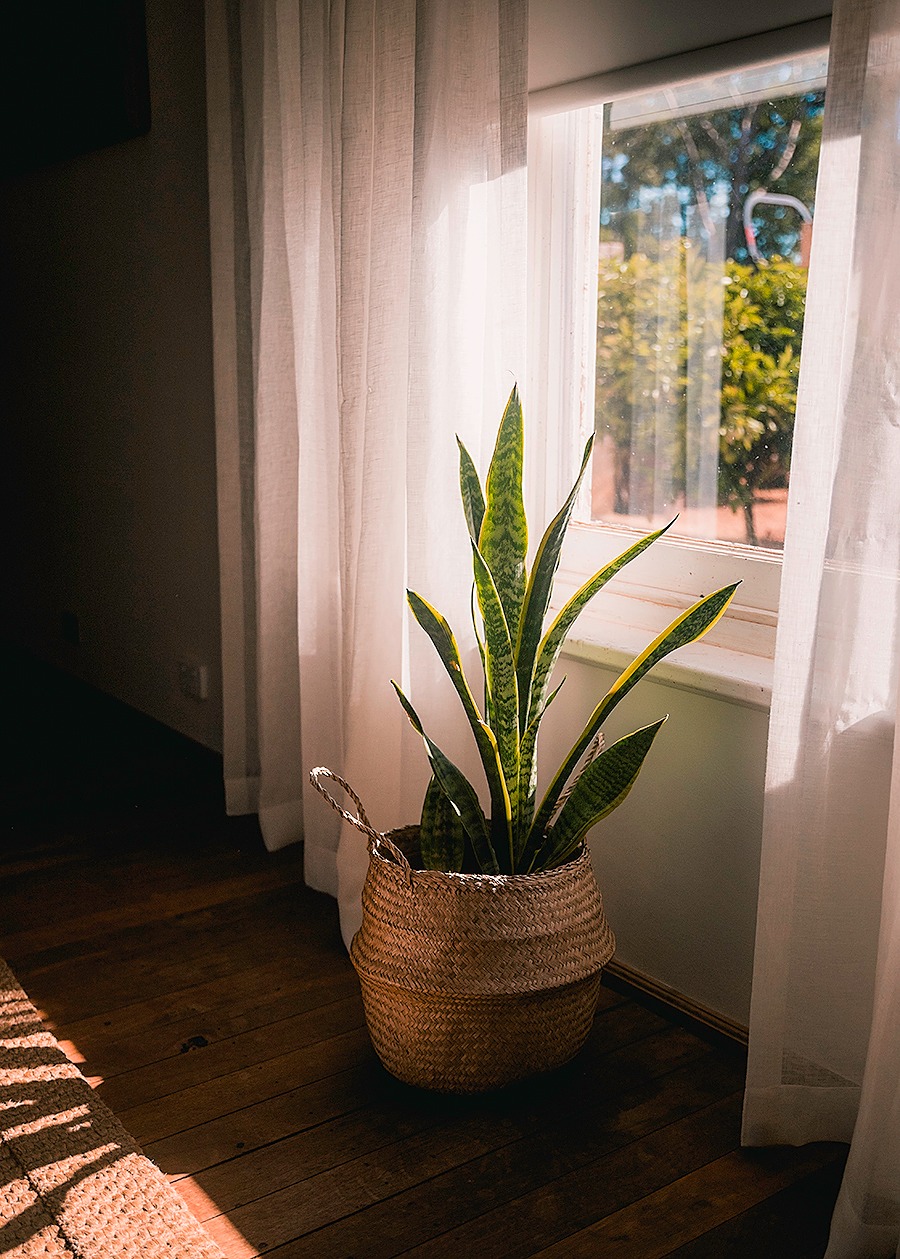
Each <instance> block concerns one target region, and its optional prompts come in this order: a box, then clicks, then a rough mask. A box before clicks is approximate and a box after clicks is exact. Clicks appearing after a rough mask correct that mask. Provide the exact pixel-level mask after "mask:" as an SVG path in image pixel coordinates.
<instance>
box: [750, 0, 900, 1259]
mask: <svg viewBox="0 0 900 1259" xmlns="http://www.w3.org/2000/svg"><path fill="white" fill-rule="evenodd" d="M898 107H900V0H837V3H836V5H835V9H834V16H833V21H832V47H831V57H830V63H829V81H828V90H827V96H826V116H825V124H824V132H823V143H822V154H821V161H820V174H819V188H818V192H817V197H816V224H815V231H814V241H813V253H812V258H811V265H810V276H809V290H808V295H807V316H806V326H805V330H804V347H803V363H802V368H801V377H800V389H799V396H798V406H797V425H796V431H795V438H794V454H793V468H792V474H791V490H790V504H789V516H788V530H787V537H786V542H785V555H784V572H783V579H782V596H781V606H780V611H779V628H778V645H777V650H776V663H775V684H774V689H773V703H772V715H771V724H770V734H769V756H768V766H767V783H766V809H765V822H764V836H763V855H762V868H761V878H760V899H759V915H758V922H757V946H756V957H755V965H754V978H753V997H752V1005H751V1025H750V1057H749V1064H748V1077H747V1095H746V1104H745V1116H744V1139H745V1141H746V1142H747V1143H748V1144H769V1143H778V1142H784V1143H802V1142H806V1141H811V1140H841V1141H850V1140H851V1138H852V1146H851V1153H850V1160H849V1164H848V1168H847V1172H846V1176H845V1180H844V1185H843V1187H842V1190H841V1196H840V1199H839V1203H838V1209H837V1211H836V1214H835V1219H834V1224H833V1228H832V1237H831V1242H830V1246H829V1250H828V1259H855V1257H859V1259H862V1257H863V1256H865V1257H866V1259H880V1257H881V1256H894V1255H896V1254H898V1253H900V1250H898V1245H900V930H898V905H900V884H898V875H897V863H898V861H900V769H898V766H897V761H896V751H897V749H896V747H895V727H896V714H897V686H898V667H897V666H898V651H900V496H898V489H897V487H898V485H900V250H898V246H897V232H898V229H900V211H898V206H900V140H898Z"/></svg>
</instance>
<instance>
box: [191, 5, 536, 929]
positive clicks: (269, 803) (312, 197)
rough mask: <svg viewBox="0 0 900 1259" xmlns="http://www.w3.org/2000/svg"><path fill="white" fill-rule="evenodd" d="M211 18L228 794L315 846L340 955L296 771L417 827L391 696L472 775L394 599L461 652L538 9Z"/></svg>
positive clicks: (513, 349)
mask: <svg viewBox="0 0 900 1259" xmlns="http://www.w3.org/2000/svg"><path fill="white" fill-rule="evenodd" d="M208 12H209V17H208V31H209V38H208V51H209V80H210V86H209V114H210V183H211V200H212V211H211V213H212V237H213V271H214V309H215V328H216V390H217V409H218V416H219V419H218V426H219V438H218V440H219V448H218V459H219V483H220V546H221V554H222V561H221V562H222V592H223V593H222V600H223V639H224V648H223V654H224V664H225V686H226V708H225V739H226V749H225V756H226V778H227V780H228V784H229V796H230V803H231V805H232V807H233V808H235V809H237V808H239V807H245V808H251V809H252V808H258V810H259V814H260V821H261V825H262V828H263V834H264V836H265V838H266V842H267V844H269V846H270V847H279V846H280V845H282V844H284V843H289V842H292V841H293V840H296V839H299V838H300V837H301V835H302V836H303V838H304V839H305V861H306V875H307V880H308V882H309V883H310V884H311V885H312V886H313V887H316V888H319V889H321V890H324V891H328V892H331V893H332V894H337V895H338V897H339V903H340V907H341V918H342V926H343V929H344V933H345V938H347V939H348V940H349V938H350V935H351V934H352V932H353V931H354V929H355V927H356V925H357V924H358V917H359V890H360V887H361V884H362V879H363V876H364V873H365V868H366V863H367V856H366V852H365V849H364V847H363V845H362V841H361V840H360V837H359V836H358V834H357V833H356V832H351V831H350V829H349V828H346V830H345V833H344V834H341V833H340V824H339V822H338V820H337V818H336V817H335V815H333V814H331V813H330V812H329V810H328V809H327V807H326V806H325V805H324V804H323V802H322V801H321V800H320V799H319V797H317V796H315V795H313V794H312V792H311V790H310V789H309V788H308V786H307V785H306V782H305V780H306V774H307V771H308V770H309V768H311V767H312V766H315V765H327V766H328V767H330V768H332V769H334V770H336V771H337V772H338V773H340V774H342V775H343V776H344V777H345V778H347V779H348V781H350V782H351V783H352V785H353V786H354V788H355V789H356V791H357V792H358V793H359V795H360V796H361V797H362V799H363V800H364V802H365V804H366V808H367V810H368V812H369V815H370V817H371V820H372V822H373V823H374V825H375V826H377V827H379V828H383V829H387V828H390V827H392V826H396V825H400V824H405V823H409V822H414V821H417V820H418V814H419V810H420V808H421V798H422V794H423V792H424V787H425V782H426V779H427V765H426V761H425V758H424V755H423V752H422V748H421V743H420V741H419V740H418V739H417V738H416V737H415V736H414V735H413V734H412V731H411V730H410V728H409V726H408V723H407V722H406V719H405V717H404V716H403V714H402V711H401V709H400V707H399V705H398V703H397V701H396V697H395V696H394V694H393V691H392V689H391V687H390V679H391V678H396V679H397V680H398V681H399V682H401V683H402V684H403V685H405V686H408V687H410V689H411V694H412V697H413V699H414V702H415V703H416V706H417V707H418V708H419V710H420V711H421V712H422V713H423V716H427V718H428V720H429V724H430V726H431V727H433V728H435V729H436V731H437V732H438V733H439V734H440V738H441V740H442V742H445V743H446V745H447V750H448V752H449V753H450V754H451V755H454V756H458V757H459V758H460V759H461V760H463V761H465V753H464V751H463V750H462V749H463V747H464V742H463V731H462V729H461V728H455V729H453V730H450V731H445V730H443V729H442V728H441V723H440V721H438V720H437V713H438V706H439V705H440V704H441V697H442V696H443V695H444V694H445V693H446V690H445V688H446V686H448V685H449V683H447V681H446V679H443V678H441V677H440V668H439V666H436V664H435V661H434V659H433V651H431V650H430V649H429V648H430V645H428V644H427V643H423V642H422V641H421V639H422V638H423V637H424V636H422V635H418V636H417V632H416V630H415V628H413V630H412V631H411V629H410V625H409V614H408V612H407V609H406V606H405V590H406V587H407V586H411V587H413V588H415V589H418V590H420V591H421V593H422V594H423V595H425V597H426V598H428V599H429V600H431V601H433V602H435V603H436V604H437V605H438V606H439V607H440V609H441V611H442V612H444V614H445V615H447V617H448V619H450V621H451V624H453V626H454V628H455V629H456V630H457V632H458V633H459V634H460V636H461V638H462V639H463V645H464V647H465V645H466V644H467V643H468V637H467V635H466V633H465V627H466V626H467V625H468V623H469V607H468V598H469V584H470V577H469V576H468V575H467V573H468V570H469V568H470V564H471V560H470V553H469V548H468V542H467V538H466V533H465V527H464V524H463V518H462V512H461V509H460V506H459V495H458V482H457V448H456V442H455V440H454V434H455V433H459V434H460V435H461V436H462V438H463V440H464V441H465V442H466V444H467V445H468V446H469V449H470V450H471V451H472V452H473V455H474V456H475V458H476V459H477V460H480V464H481V467H482V468H484V467H486V463H487V459H488V458H489V454H490V449H491V446H492V441H493V435H494V433H495V431H496V424H497V422H498V420H499V416H500V413H501V411H502V406H503V403H504V401H505V398H506V395H507V394H508V392H509V389H510V387H511V385H512V383H513V380H514V379H515V378H517V377H518V378H520V379H521V377H522V368H523V363H522V357H523V346H524V311H525V300H524V297H525V294H524V266H525V126H526V107H525V89H526V60H527V58H526V46H527V29H526V6H525V3H524V0H488V2H487V3H484V4H478V5H458V4H456V3H454V0H381V2H379V3H375V2H374V0H343V2H342V3H337V4H335V3H328V2H326V0H310V2H309V3H306V2H304V3H303V4H299V3H292V4H285V3H276V2H275V0H244V2H243V3H239V2H238V0H209V5H208ZM472 649H474V644H472ZM454 711H455V706H454ZM435 723H437V724H435ZM304 797H305V799H304Z"/></svg>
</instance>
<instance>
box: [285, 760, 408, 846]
mask: <svg viewBox="0 0 900 1259" xmlns="http://www.w3.org/2000/svg"><path fill="white" fill-rule="evenodd" d="M323 778H325V779H330V780H331V781H332V782H335V783H337V785H338V786H339V787H342V788H343V790H344V791H346V793H347V795H348V796H349V797H350V799H351V800H352V801H353V803H354V804H355V805H356V808H357V813H356V814H355V815H354V814H353V813H348V812H347V810H346V809H342V808H341V806H340V805H339V804H338V802H337V800H335V798H334V796H332V795H331V794H330V793H329V792H328V791H326V790H325V788H324V787H323V786H322V783H321V779H323ZM309 781H310V782H311V783H312V785H313V786H314V787H315V789H316V791H318V793H319V795H320V796H324V797H325V799H326V800H327V801H328V803H329V804H330V805H331V807H332V808H333V809H334V811H335V813H339V814H340V815H341V817H342V818H343V819H344V821H345V822H349V823H350V825H351V826H355V827H356V829H357V830H358V831H362V833H363V835H365V836H366V837H367V839H368V841H369V852H370V853H372V852H375V850H376V849H379V850H381V852H382V854H384V855H386V856H388V857H389V858H390V859H391V860H392V861H394V862H395V863H396V864H397V865H398V866H401V867H404V868H405V869H406V870H409V869H410V864H409V862H408V861H407V859H406V857H405V856H404V855H403V853H402V852H401V851H400V849H399V848H398V847H397V845H396V844H395V843H394V842H393V841H392V840H390V839H388V837H387V835H385V834H384V833H383V832H382V831H376V830H375V828H374V826H373V825H372V824H371V822H370V821H369V819H368V817H366V811H365V809H364V808H363V803H362V801H361V800H360V798H359V796H358V795H357V794H356V792H355V791H354V790H353V788H352V787H351V786H350V784H349V783H348V782H346V781H345V780H344V779H343V778H341V776H340V774H335V773H334V771H333V770H330V769H326V768H325V767H324V766H323V765H320V766H318V768H316V769H311V770H310V771H309Z"/></svg>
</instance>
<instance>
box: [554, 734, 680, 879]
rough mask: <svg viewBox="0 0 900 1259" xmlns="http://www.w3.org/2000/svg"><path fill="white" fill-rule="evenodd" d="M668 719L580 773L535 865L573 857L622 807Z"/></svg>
mask: <svg viewBox="0 0 900 1259" xmlns="http://www.w3.org/2000/svg"><path fill="white" fill-rule="evenodd" d="M666 720H667V718H665V717H662V718H660V720H659V721H654V722H653V723H652V725H649V726H644V728H643V729H641V730H635V731H634V733H633V734H628V735H626V736H625V737H624V738H623V739H619V741H618V742H617V743H614V744H613V745H612V747H610V748H607V749H606V751H605V752H601V753H600V755H599V756H598V757H597V758H596V759H595V760H593V761H591V763H590V765H588V766H587V767H586V768H585V769H584V770H583V771H582V773H581V774H580V775H579V778H578V780H577V782H576V783H575V785H574V787H573V788H572V791H571V794H570V795H569V797H568V799H567V800H566V802H565V804H564V805H563V807H562V808H561V809H560V812H559V817H558V818H557V819H556V821H555V822H554V824H553V826H552V827H551V828H550V830H549V831H548V832H547V846H546V847H545V848H544V849H538V851H537V853H536V854H535V860H534V862H533V865H537V866H539V867H540V868H541V869H548V868H549V867H551V866H556V865H560V864H561V863H562V862H563V861H565V860H566V859H567V858H568V857H569V856H571V854H572V853H573V852H574V851H575V849H576V848H577V847H578V845H579V844H580V843H581V841H582V839H584V837H585V835H586V834H587V833H588V831H589V830H590V829H591V827H592V826H595V825H596V823H597V822H600V821H601V820H602V819H603V818H605V817H607V816H608V815H609V814H610V813H612V811H613V809H617V808H618V807H619V805H620V804H621V803H622V801H623V800H624V799H625V797H626V796H627V795H628V793H629V791H631V788H632V787H633V786H634V784H635V781H636V780H637V776H638V774H639V773H640V770H641V766H642V765H643V763H644V758H645V757H646V755H647V753H648V752H649V751H650V748H651V746H652V744H653V740H654V739H655V738H656V735H657V733H658V732H659V728H660V726H661V725H662V724H663V722H664V721H666Z"/></svg>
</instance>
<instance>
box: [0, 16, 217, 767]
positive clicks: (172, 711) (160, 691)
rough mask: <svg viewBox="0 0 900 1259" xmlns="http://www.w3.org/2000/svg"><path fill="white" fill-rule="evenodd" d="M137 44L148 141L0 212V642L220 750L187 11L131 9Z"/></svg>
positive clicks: (200, 51)
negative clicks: (202, 680)
mask: <svg viewBox="0 0 900 1259" xmlns="http://www.w3.org/2000/svg"><path fill="white" fill-rule="evenodd" d="M147 28H148V30H147V34H148V41H149V69H150V88H151V97H152V111H153V120H152V127H151V130H150V133H149V134H148V135H147V136H144V137H140V138H138V139H133V140H129V141H126V142H125V143H122V144H118V145H115V146H113V147H111V148H107V149H104V150H100V151H97V152H94V153H89V154H85V155H84V156H81V157H78V158H75V159H73V160H71V161H68V162H64V163H60V164H57V165H55V166H52V167H49V168H47V169H44V170H39V171H35V172H33V173H31V174H29V175H27V176H22V177H19V178H16V179H12V180H7V181H5V182H4V186H3V189H2V195H0V261H2V268H3V278H4V292H3V311H2V314H3V325H4V330H3V337H2V347H0V354H2V355H3V359H4V401H3V406H4V429H5V436H6V442H7V460H8V462H7V464H6V467H5V469H4V472H5V479H7V480H8V481H9V484H8V485H6V486H5V488H4V494H3V509H4V535H5V537H6V539H7V560H8V563H7V571H6V573H5V574H4V582H3V596H2V597H3V601H4V623H3V630H4V631H5V632H6V633H7V634H9V635H10V636H12V637H13V638H16V639H18V640H20V641H24V642H26V643H27V644H30V645H31V646H32V647H34V648H35V649H36V650H37V651H39V652H40V653H41V654H42V655H44V656H45V657H47V658H49V659H51V660H54V661H56V662H58V663H60V664H62V665H64V666H65V667H67V668H69V669H71V670H72V671H74V672H76V673H78V674H80V675H81V676H83V677H85V678H86V679H87V680H89V681H90V682H92V683H94V684H95V685H97V686H99V687H100V688H102V689H104V690H106V691H108V692H110V693H112V694H114V695H116V696H118V697H119V698H121V699H124V700H125V701H127V702H128V703H130V704H132V705H134V706H135V707H137V708H139V709H142V710H143V711H145V712H147V713H149V714H151V715H152V716H154V717H156V718H158V719H160V720H162V721H164V722H166V723H167V724H169V725H171V726H174V727H175V728H177V729H179V730H181V731H183V732H184V733H186V734H188V735H191V736H192V737H194V738H196V739H198V740H199V741H201V742H203V743H205V744H207V745H208V746H211V747H219V746H220V741H221V715H220V708H221V700H220V687H219V651H220V649H219V607H218V560H217V543H216V505H215V447H214V428H213V400H212V366H211V362H212V359H211V355H212V351H211V317H210V282H209V262H208V252H209V245H208V202H207V186H206V127H205V87H204V26H203V3H202V0H188V2H186V0H148V3H147ZM62 612H72V613H75V614H76V615H77V617H78V619H79V622H80V628H81V640H82V641H81V646H80V647H78V648H77V649H76V648H73V647H72V646H71V645H70V644H68V643H67V642H66V641H65V640H64V637H63V635H62V634H61V632H60V614H61V613H62ZM183 658H186V659H188V660H192V661H197V662H200V663H204V664H206V665H208V667H209V669H210V678H211V693H210V698H209V699H208V700H207V701H206V702H205V703H203V702H197V701H195V700H191V699H188V698H186V697H184V696H182V695H181V694H180V692H179V690H178V685H177V661H178V660H179V659H183Z"/></svg>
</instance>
